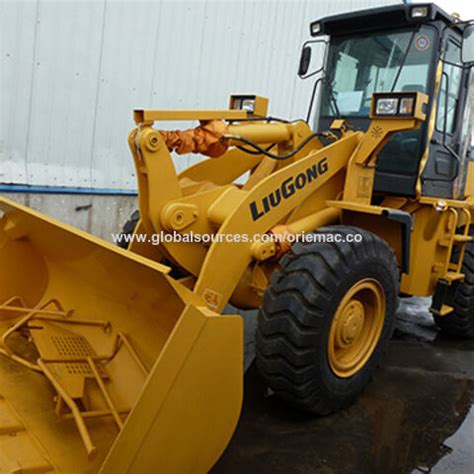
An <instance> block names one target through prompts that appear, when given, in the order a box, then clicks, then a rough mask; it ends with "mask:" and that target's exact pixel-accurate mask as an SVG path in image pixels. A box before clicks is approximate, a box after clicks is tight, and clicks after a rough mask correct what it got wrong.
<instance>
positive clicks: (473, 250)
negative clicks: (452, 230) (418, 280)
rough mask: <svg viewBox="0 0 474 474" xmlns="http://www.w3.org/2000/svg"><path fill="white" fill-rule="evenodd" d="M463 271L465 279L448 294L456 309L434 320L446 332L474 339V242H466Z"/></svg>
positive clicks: (456, 259) (454, 258) (472, 234)
mask: <svg viewBox="0 0 474 474" xmlns="http://www.w3.org/2000/svg"><path fill="white" fill-rule="evenodd" d="M460 232H462V230H461V231H460ZM470 235H471V236H473V237H474V229H471V231H470ZM458 249H459V247H457V248H455V251H454V252H453V261H455V262H457V261H458V258H459V250H458ZM461 271H462V273H464V275H465V278H464V281H461V282H459V283H458V284H457V285H456V286H453V287H452V289H450V290H449V291H448V296H447V303H448V304H449V305H450V306H452V307H453V308H454V311H453V312H452V313H451V314H448V315H446V316H434V320H435V322H436V324H437V325H438V327H439V328H440V329H441V331H442V332H443V333H445V334H448V335H450V336H454V337H459V338H465V339H474V242H468V243H467V244H466V251H465V253H464V260H463V264H462V270H461Z"/></svg>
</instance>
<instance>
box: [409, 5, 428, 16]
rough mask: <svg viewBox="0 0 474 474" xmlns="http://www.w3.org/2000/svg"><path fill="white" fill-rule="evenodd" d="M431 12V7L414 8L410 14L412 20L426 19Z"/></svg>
mask: <svg viewBox="0 0 474 474" xmlns="http://www.w3.org/2000/svg"><path fill="white" fill-rule="evenodd" d="M429 11H430V9H429V7H413V8H412V9H411V12H410V13H411V17H412V18H424V17H426V16H428V13H429Z"/></svg>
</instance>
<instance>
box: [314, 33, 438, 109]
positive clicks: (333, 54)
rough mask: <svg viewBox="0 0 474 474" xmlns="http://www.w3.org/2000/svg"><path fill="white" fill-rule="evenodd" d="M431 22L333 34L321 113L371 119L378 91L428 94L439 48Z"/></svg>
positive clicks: (322, 95)
mask: <svg viewBox="0 0 474 474" xmlns="http://www.w3.org/2000/svg"><path fill="white" fill-rule="evenodd" d="M434 35H435V31H434V29H433V28H430V27H429V26H421V27H417V28H410V29H402V30H394V31H391V32H389V33H387V32H385V33H383V32H375V33H373V32H372V33H368V34H365V35H360V36H350V37H349V36H341V37H333V38H332V39H331V44H330V46H329V51H328V63H327V73H326V80H325V81H323V87H322V94H321V109H320V111H321V114H320V115H321V116H322V117H337V116H339V117H341V116H342V117H344V116H345V117H347V116H359V117H368V115H369V112H370V103H371V99H372V94H373V93H374V92H400V91H417V92H425V93H426V92H427V88H428V78H429V69H430V64H431V61H432V56H433V54H434V50H435V46H434V45H435V44H436V42H435V41H434V39H435V38H434Z"/></svg>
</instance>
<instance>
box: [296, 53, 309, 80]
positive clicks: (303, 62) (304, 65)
mask: <svg viewBox="0 0 474 474" xmlns="http://www.w3.org/2000/svg"><path fill="white" fill-rule="evenodd" d="M310 64H311V46H304V47H303V49H302V50H301V58H300V66H299V68H298V76H300V77H303V76H306V74H307V73H308V70H309V65H310Z"/></svg>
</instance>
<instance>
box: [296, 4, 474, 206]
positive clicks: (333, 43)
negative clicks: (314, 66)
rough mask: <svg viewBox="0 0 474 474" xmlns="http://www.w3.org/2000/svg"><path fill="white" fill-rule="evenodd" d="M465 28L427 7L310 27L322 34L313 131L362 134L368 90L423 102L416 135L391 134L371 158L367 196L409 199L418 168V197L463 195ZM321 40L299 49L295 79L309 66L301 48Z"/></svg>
mask: <svg viewBox="0 0 474 474" xmlns="http://www.w3.org/2000/svg"><path fill="white" fill-rule="evenodd" d="M465 25H466V24H465V23H458V24H456V19H455V18H453V17H452V16H450V15H448V14H447V13H446V12H444V11H443V10H441V9H440V8H439V7H437V6H436V5H434V4H423V5H419V4H417V5H394V6H388V7H383V8H377V9H371V10H364V11H359V12H351V13H348V14H343V15H336V16H330V17H326V18H323V19H322V20H319V21H317V22H314V23H312V24H311V33H312V36H329V44H328V47H327V50H326V55H325V56H326V57H325V61H324V65H323V67H322V69H321V75H320V77H319V78H318V79H317V80H316V82H315V89H318V91H317V92H318V94H315V95H316V97H317V101H316V106H315V107H314V109H315V117H314V120H315V130H317V131H324V130H328V129H329V127H330V125H331V123H332V121H333V120H334V119H335V118H344V119H346V120H347V122H348V123H349V124H350V125H351V126H353V127H354V128H356V129H361V130H364V131H365V130H367V128H368V126H369V123H370V118H369V113H370V104H371V99H372V94H373V93H375V92H423V93H425V94H427V95H429V97H430V101H429V104H428V110H426V112H427V119H426V121H425V122H423V123H422V125H421V126H420V127H419V128H418V129H417V130H410V131H406V132H399V133H396V134H394V135H393V136H392V138H391V139H390V140H389V142H388V143H387V144H386V145H385V147H384V148H383V150H382V151H381V152H380V153H379V155H378V160H377V167H376V174H375V183H374V192H375V194H376V193H380V194H395V195H401V196H407V197H414V196H416V194H417V184H418V174H419V170H420V169H421V170H422V174H421V180H420V182H421V193H422V195H425V196H436V197H445V198H462V197H463V193H464V187H465V186H464V184H465V183H464V181H465V176H466V168H467V161H468V160H469V153H468V151H469V148H470V139H471V136H470V134H471V120H470V113H471V109H472V108H471V104H470V99H469V94H468V90H469V83H470V68H469V67H466V66H465V65H463V63H462V61H461V47H462V39H463V30H464V28H465ZM321 41H326V40H322V39H320V38H319V39H315V40H313V41H309V42H307V43H306V48H304V49H303V51H304V50H305V49H306V53H305V52H303V55H302V62H301V64H300V75H301V72H304V71H302V69H303V70H304V66H305V65H306V66H307V65H308V64H309V58H308V56H309V57H310V56H311V53H310V51H309V50H308V47H311V46H312V45H313V44H314V43H320V42H321ZM305 54H306V59H305V60H304V56H305ZM440 61H442V62H441V63H440ZM305 62H306V64H303V63H305ZM316 72H319V71H316ZM311 75H312V74H309V76H311ZM303 76H304V74H303ZM306 77H307V76H306ZM438 91H439V92H438ZM312 105H313V104H312ZM427 146H429V148H428V152H425V150H427Z"/></svg>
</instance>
